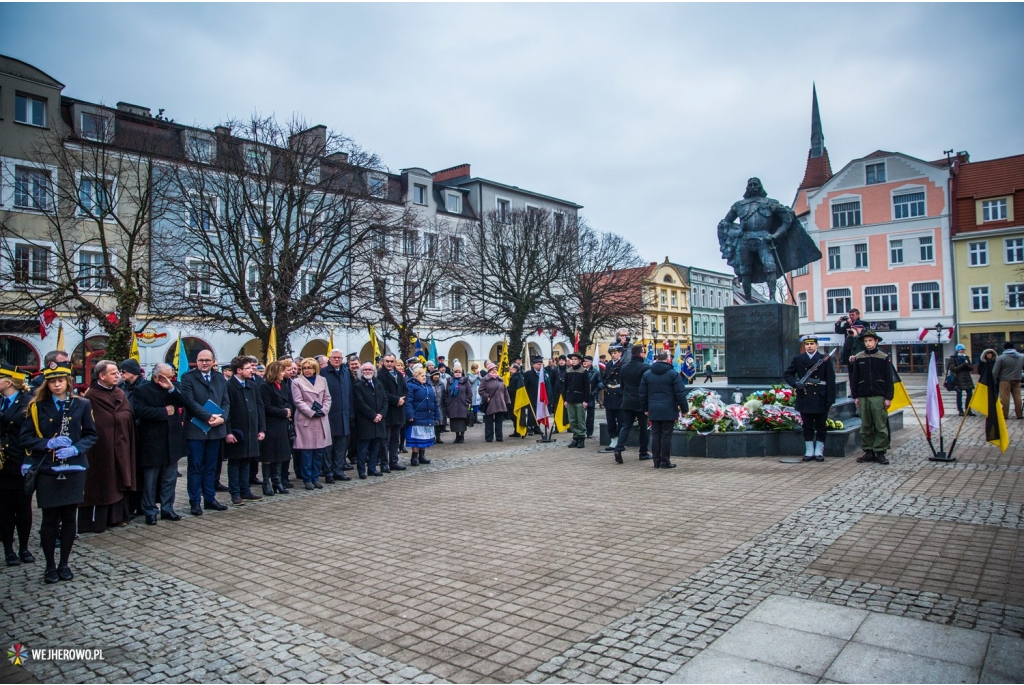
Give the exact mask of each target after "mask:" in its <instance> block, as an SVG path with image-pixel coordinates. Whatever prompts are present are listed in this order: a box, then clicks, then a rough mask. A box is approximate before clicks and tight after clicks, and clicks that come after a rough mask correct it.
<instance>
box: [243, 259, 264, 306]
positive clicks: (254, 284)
mask: <svg viewBox="0 0 1024 685" xmlns="http://www.w3.org/2000/svg"><path fill="white" fill-rule="evenodd" d="M262 289H263V288H262V287H261V283H260V267H259V265H258V264H249V266H247V267H246V268H245V294H246V295H247V296H248V297H249V299H251V300H256V299H259V296H260V291H261V290H262Z"/></svg>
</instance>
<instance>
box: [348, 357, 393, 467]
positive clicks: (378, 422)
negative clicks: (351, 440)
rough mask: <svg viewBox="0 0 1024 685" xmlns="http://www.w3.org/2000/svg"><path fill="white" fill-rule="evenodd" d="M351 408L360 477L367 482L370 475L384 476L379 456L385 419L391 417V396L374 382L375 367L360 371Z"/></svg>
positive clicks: (379, 383)
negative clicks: (389, 412) (389, 403)
mask: <svg viewBox="0 0 1024 685" xmlns="http://www.w3.org/2000/svg"><path fill="white" fill-rule="evenodd" d="M352 408H353V410H354V412H353V415H354V416H355V431H354V433H353V435H354V437H355V439H356V469H357V470H358V471H359V477H360V478H366V476H367V474H369V475H371V476H382V475H384V474H383V473H381V472H380V471H378V470H377V459H378V457H379V455H380V441H381V440H384V439H385V438H387V425H386V424H385V423H384V418H385V417H386V416H387V414H388V394H387V391H386V390H384V384H383V383H381V382H379V381H377V380H375V379H374V377H373V364H371V363H370V362H366V363H365V364H363V365H362V366H361V367H360V369H359V380H358V381H356V384H355V387H353V388H352ZM403 413H404V412H403ZM367 467H369V468H367Z"/></svg>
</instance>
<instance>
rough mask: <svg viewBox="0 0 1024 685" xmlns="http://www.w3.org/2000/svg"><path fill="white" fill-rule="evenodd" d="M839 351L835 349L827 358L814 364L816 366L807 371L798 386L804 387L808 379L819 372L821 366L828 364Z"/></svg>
mask: <svg viewBox="0 0 1024 685" xmlns="http://www.w3.org/2000/svg"><path fill="white" fill-rule="evenodd" d="M837 349H839V348H837V347H833V348H832V351H831V352H829V353H828V355H826V356H824V357H822V358H821V359H819V360H818V361H816V362H814V366H812V367H811V368H809V369H808V370H807V373H805V374H804V377H803V378H801V379H800V380H798V381H797V385H803V384H804V383H806V382H807V379H808V378H810V377H811V374H812V373H814V372H815V371H817V370H818V367H819V366H821V365H822V364H824V363H825V362H827V361H828V360H829V359H831V358H832V355H833V354H835V353H836V350H837Z"/></svg>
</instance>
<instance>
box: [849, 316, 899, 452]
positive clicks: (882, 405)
mask: <svg viewBox="0 0 1024 685" xmlns="http://www.w3.org/2000/svg"><path fill="white" fill-rule="evenodd" d="M860 337H861V343H862V344H863V345H864V351H863V352H858V353H857V354H855V355H854V357H853V364H851V365H850V392H851V393H852V395H853V401H854V403H855V404H856V405H857V407H858V408H859V409H860V443H861V448H862V449H863V450H864V454H863V455H862V456H860V457H858V458H857V461H858V462H859V463H862V464H863V463H866V462H877V463H879V464H888V463H889V460H888V459H886V457H885V453H886V452H887V451H888V449H889V423H888V418H889V415H888V412H887V410H888V409H889V405H890V404H891V403H892V395H893V388H894V381H893V373H892V362H891V361H889V356H888V355H887V354H885V353H884V352H882V351H881V350H880V349H878V343H880V342H881V341H882V338H881V336H879V335H878V333H876V332H874V331H873V330H871V329H870V328H868V329H865V330H864V332H863V333H861V336H860Z"/></svg>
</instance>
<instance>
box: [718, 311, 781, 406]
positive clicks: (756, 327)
mask: <svg viewBox="0 0 1024 685" xmlns="http://www.w3.org/2000/svg"><path fill="white" fill-rule="evenodd" d="M799 351H800V319H799V310H798V309H797V308H796V307H795V306H793V305H791V304H781V303H779V302H769V303H766V304H747V305H742V306H734V307H726V308H725V374H726V376H727V377H728V378H729V383H730V384H734V385H766V386H771V385H772V384H780V383H782V375H783V373H784V372H785V370H786V367H788V366H789V362H790V361H792V360H793V357H795V356H796V355H797V353H798V352H799Z"/></svg>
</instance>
